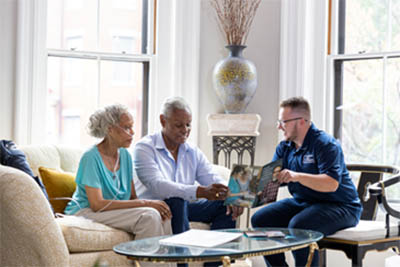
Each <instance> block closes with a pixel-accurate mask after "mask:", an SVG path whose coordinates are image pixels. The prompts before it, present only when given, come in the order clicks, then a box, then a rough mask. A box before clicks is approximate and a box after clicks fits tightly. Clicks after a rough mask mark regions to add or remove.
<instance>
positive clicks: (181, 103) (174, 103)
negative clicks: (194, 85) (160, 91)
mask: <svg viewBox="0 0 400 267" xmlns="http://www.w3.org/2000/svg"><path fill="white" fill-rule="evenodd" d="M175 109H180V110H184V111H186V112H187V113H188V114H190V115H192V110H191V109H190V106H189V104H188V103H187V102H186V100H185V99H183V98H182V97H178V96H175V97H169V98H167V99H165V101H164V103H163V104H162V106H161V114H162V115H164V116H165V117H167V118H168V117H169V115H170V114H171V112H172V111H174V110H175Z"/></svg>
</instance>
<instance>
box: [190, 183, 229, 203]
mask: <svg viewBox="0 0 400 267" xmlns="http://www.w3.org/2000/svg"><path fill="white" fill-rule="evenodd" d="M228 191H229V188H228V187H227V186H226V185H223V184H212V185H209V186H207V187H205V186H199V187H198V188H197V192H196V197H197V198H206V199H208V200H224V199H225V198H226V197H227V196H228Z"/></svg>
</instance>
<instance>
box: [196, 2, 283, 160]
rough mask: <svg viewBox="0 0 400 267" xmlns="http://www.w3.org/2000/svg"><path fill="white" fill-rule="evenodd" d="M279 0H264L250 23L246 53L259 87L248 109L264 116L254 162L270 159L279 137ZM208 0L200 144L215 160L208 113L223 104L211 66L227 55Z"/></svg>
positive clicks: (202, 56) (203, 18)
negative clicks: (209, 134)
mask: <svg viewBox="0 0 400 267" xmlns="http://www.w3.org/2000/svg"><path fill="white" fill-rule="evenodd" d="M280 5H281V4H280V0H263V1H261V4H260V6H259V9H258V11H257V14H256V17H255V19H254V21H253V25H252V27H251V32H250V34H249V38H248V42H247V48H246V49H245V50H244V52H243V55H244V57H246V58H247V59H249V60H251V61H253V63H254V64H255V65H256V68H257V73H258V88H257V91H256V94H255V96H254V98H253V100H252V101H251V102H250V104H249V107H248V109H247V110H246V113H258V114H260V115H261V117H262V121H261V125H260V136H259V137H257V141H256V145H257V147H256V157H255V163H256V164H258V165H260V164H265V163H266V162H268V161H270V160H271V158H272V156H273V152H274V150H275V146H276V144H277V141H278V132H277V129H276V128H275V122H276V119H277V117H278V104H279V93H278V92H279V55H280ZM225 45H226V43H225V41H224V39H223V38H222V34H221V33H220V31H219V29H218V25H217V22H216V20H215V17H214V13H213V10H212V8H211V7H210V5H209V1H207V0H202V3H201V33H200V86H199V88H200V104H199V107H200V112H199V129H198V130H199V135H198V136H199V146H200V148H201V149H202V150H203V151H204V153H205V154H206V155H207V156H208V158H209V159H210V160H212V140H211V136H208V135H207V131H208V128H207V122H206V116H207V114H209V113H222V112H223V108H222V105H221V104H220V103H219V100H218V99H217V95H216V94H215V92H214V89H213V86H212V76H211V74H212V70H213V67H214V65H215V64H216V63H217V62H218V60H220V59H222V58H224V57H226V56H227V55H228V52H227V50H226V49H225V48H224V47H225Z"/></svg>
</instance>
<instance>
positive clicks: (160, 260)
mask: <svg viewBox="0 0 400 267" xmlns="http://www.w3.org/2000/svg"><path fill="white" fill-rule="evenodd" d="M306 247H309V248H310V253H309V254H308V259H307V264H306V266H307V267H310V266H311V262H312V258H313V256H314V252H315V250H316V249H318V244H317V243H316V242H313V243H310V244H305V245H299V246H294V247H288V248H283V249H277V250H271V251H264V252H257V253H247V254H242V255H238V256H237V257H229V256H223V257H216V258H210V257H207V259H205V258H203V259H202V258H182V259H171V258H158V259H151V258H148V257H133V256H127V257H128V258H129V259H131V260H134V262H135V265H136V267H140V263H139V261H149V262H158V263H166V262H174V263H188V262H196V261H197V262H198V261H200V262H204V261H205V260H206V261H222V265H223V267H229V266H231V260H233V259H246V258H249V257H256V256H268V255H274V254H279V253H284V252H287V251H292V250H297V249H302V248H306Z"/></svg>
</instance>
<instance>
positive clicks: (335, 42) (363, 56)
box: [328, 0, 400, 161]
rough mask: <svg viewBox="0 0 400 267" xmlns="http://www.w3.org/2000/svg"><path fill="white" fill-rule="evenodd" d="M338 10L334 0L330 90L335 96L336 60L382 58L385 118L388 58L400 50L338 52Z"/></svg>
mask: <svg viewBox="0 0 400 267" xmlns="http://www.w3.org/2000/svg"><path fill="white" fill-rule="evenodd" d="M338 12H339V0H332V29H331V36H332V38H331V41H332V43H331V47H332V54H331V55H330V56H329V57H328V60H329V62H328V64H329V68H330V70H329V88H330V91H331V92H332V97H333V98H334V92H335V89H336V88H335V84H334V79H335V72H334V63H335V61H336V60H343V61H346V60H358V59H366V60H367V59H380V60H382V64H383V74H382V77H383V80H382V90H383V92H382V95H383V103H382V106H383V107H384V108H383V115H382V117H383V118H384V117H385V110H386V108H385V106H386V105H385V101H386V98H387V91H388V89H387V83H386V75H387V70H386V65H387V64H388V63H387V60H388V58H390V57H393V56H396V57H400V51H394V52H372V53H371V52H369V53H357V54H339V52H338V51H339V48H338V35H339V27H338V24H339V21H338ZM333 98H332V107H331V113H332V116H331V125H332V127H333V128H334V112H335V107H334V105H335V103H334V101H333ZM382 123H383V125H382V129H383V135H382V137H383V140H382V145H383V148H382V153H381V154H382V155H381V158H382V160H383V161H385V160H386V154H387V153H386V145H385V142H386V139H385V136H386V125H385V123H386V120H385V119H382ZM334 130H335V129H332V132H333V131H334Z"/></svg>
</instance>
